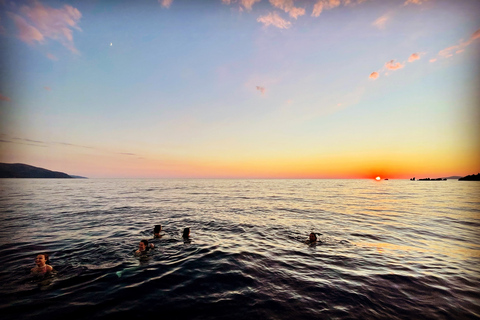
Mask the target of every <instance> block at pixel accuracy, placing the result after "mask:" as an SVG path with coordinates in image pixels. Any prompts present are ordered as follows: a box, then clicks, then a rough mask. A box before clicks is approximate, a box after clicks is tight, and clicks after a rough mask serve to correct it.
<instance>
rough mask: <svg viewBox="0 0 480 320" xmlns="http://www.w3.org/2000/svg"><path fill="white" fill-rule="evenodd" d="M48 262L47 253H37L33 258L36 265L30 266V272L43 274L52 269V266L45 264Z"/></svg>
mask: <svg viewBox="0 0 480 320" xmlns="http://www.w3.org/2000/svg"><path fill="white" fill-rule="evenodd" d="M49 262H50V261H49V260H48V254H46V253H41V254H39V255H37V257H36V258H35V264H36V265H37V266H36V267H34V268H32V272H33V273H36V274H43V273H46V272H49V271H52V270H53V268H52V267H51V266H49V265H48V264H47V263H49Z"/></svg>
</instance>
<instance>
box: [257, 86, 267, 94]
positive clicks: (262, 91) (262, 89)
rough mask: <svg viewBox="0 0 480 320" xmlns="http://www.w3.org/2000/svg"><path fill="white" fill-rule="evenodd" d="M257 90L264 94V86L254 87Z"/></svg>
mask: <svg viewBox="0 0 480 320" xmlns="http://www.w3.org/2000/svg"><path fill="white" fill-rule="evenodd" d="M256 88H257V90H258V91H260V92H261V93H262V94H265V88H264V87H261V86H257V87H256Z"/></svg>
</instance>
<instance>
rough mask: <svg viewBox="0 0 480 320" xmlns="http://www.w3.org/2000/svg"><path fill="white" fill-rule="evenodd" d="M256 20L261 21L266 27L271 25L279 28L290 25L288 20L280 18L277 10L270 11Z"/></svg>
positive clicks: (285, 27) (286, 27)
mask: <svg viewBox="0 0 480 320" xmlns="http://www.w3.org/2000/svg"><path fill="white" fill-rule="evenodd" d="M257 21H258V22H261V23H263V25H264V26H266V27H268V26H270V25H272V26H274V27H277V28H280V29H288V28H290V26H291V25H292V23H291V22H290V21H286V20H284V19H282V18H281V17H280V16H279V15H278V13H277V12H270V13H269V14H267V15H265V16H261V17H259V18H258V19H257Z"/></svg>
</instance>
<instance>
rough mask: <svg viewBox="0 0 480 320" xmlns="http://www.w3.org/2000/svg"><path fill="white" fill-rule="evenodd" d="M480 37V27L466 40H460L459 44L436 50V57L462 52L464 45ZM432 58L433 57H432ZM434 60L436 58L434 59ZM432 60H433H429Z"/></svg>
mask: <svg viewBox="0 0 480 320" xmlns="http://www.w3.org/2000/svg"><path fill="white" fill-rule="evenodd" d="M478 39H480V29H478V30H477V31H475V32H474V33H473V34H472V35H471V36H470V38H469V39H468V40H467V41H463V40H460V41H459V44H456V45H453V46H450V47H447V48H445V49H442V50H440V51H439V52H438V55H437V58H450V57H452V56H453V55H455V54H457V53H462V52H463V51H464V50H465V48H466V47H468V46H469V45H471V44H472V43H473V42H474V41H476V40H478ZM432 60H434V59H432ZM435 60H436V59H435ZM431 62H433V61H431Z"/></svg>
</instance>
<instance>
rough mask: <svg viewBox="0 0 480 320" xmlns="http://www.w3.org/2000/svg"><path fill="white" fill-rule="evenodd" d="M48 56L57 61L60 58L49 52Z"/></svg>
mask: <svg viewBox="0 0 480 320" xmlns="http://www.w3.org/2000/svg"><path fill="white" fill-rule="evenodd" d="M47 58H48V59H50V60H53V61H57V60H58V58H57V57H56V56H54V55H53V54H51V53H47Z"/></svg>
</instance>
